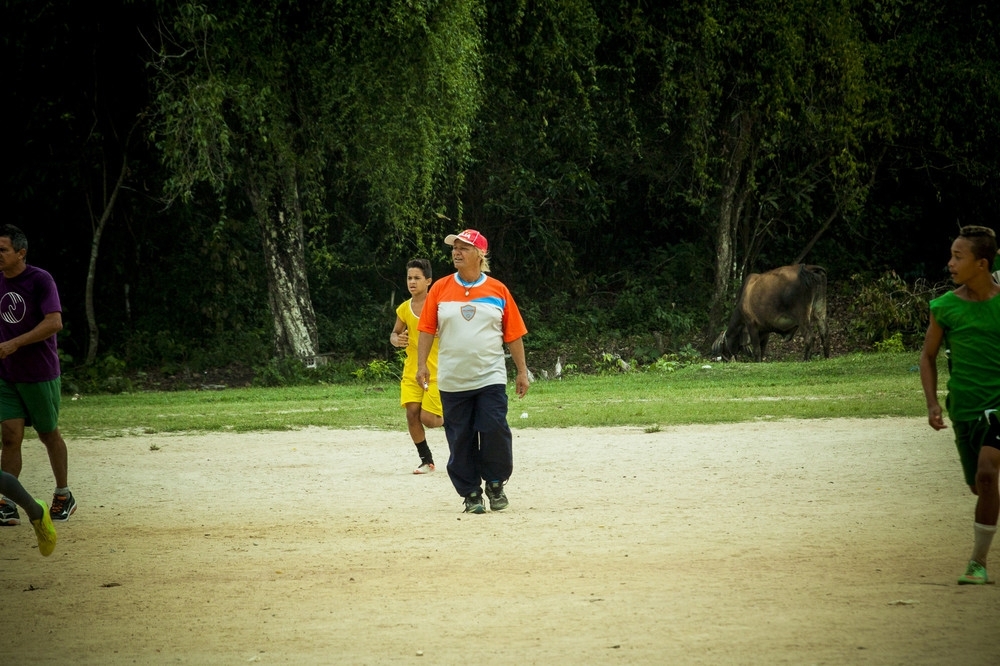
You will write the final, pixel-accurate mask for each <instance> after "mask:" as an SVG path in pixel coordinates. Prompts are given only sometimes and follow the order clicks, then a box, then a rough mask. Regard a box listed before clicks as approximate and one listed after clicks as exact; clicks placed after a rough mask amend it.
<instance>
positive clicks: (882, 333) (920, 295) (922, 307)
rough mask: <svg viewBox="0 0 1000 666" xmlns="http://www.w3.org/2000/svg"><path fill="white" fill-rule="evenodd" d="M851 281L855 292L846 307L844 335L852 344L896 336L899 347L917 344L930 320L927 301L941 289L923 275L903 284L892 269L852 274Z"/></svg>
mask: <svg viewBox="0 0 1000 666" xmlns="http://www.w3.org/2000/svg"><path fill="white" fill-rule="evenodd" d="M851 282H852V284H853V285H854V292H855V293H856V296H855V297H854V299H853V301H852V302H851V305H850V307H849V311H850V322H851V323H850V325H849V328H848V335H849V336H850V338H851V339H852V342H854V343H855V344H860V345H867V346H873V345H876V344H878V343H881V342H883V341H886V340H889V339H892V338H893V337H894V336H898V345H899V346H901V347H902V348H903V349H916V348H917V347H919V345H920V341H921V340H922V339H923V335H924V331H925V330H926V329H927V323H928V322H929V321H930V308H929V307H928V303H929V302H930V300H931V299H932V298H934V297H936V296H937V295H938V294H940V293H942V292H943V291H944V290H945V286H944V285H932V284H931V283H929V282H928V281H927V280H924V279H918V280H916V281H915V282H914V283H913V284H912V285H910V284H907V283H906V281H905V280H903V279H902V278H901V277H899V276H898V275H897V274H896V273H895V272H894V271H889V272H887V273H885V274H884V275H882V276H881V277H879V278H878V279H876V280H871V279H870V278H868V277H867V276H864V275H852V276H851ZM895 344H896V343H889V345H895Z"/></svg>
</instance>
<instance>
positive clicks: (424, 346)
mask: <svg viewBox="0 0 1000 666" xmlns="http://www.w3.org/2000/svg"><path fill="white" fill-rule="evenodd" d="M433 344H434V336H433V335H432V334H430V333H427V332H425V331H420V338H419V339H418V340H417V383H418V384H420V385H421V386H423V387H424V389H425V390H426V388H427V385H428V382H430V380H431V373H430V371H429V370H428V369H427V357H428V356H430V354H431V346H432V345H433Z"/></svg>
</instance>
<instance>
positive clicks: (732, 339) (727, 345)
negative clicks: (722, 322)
mask: <svg viewBox="0 0 1000 666" xmlns="http://www.w3.org/2000/svg"><path fill="white" fill-rule="evenodd" d="M741 351H745V352H750V351H752V350H751V349H750V333H748V332H747V330H746V328H745V327H742V326H741V327H738V328H735V329H734V328H732V327H730V328H727V329H726V330H725V331H723V332H722V333H720V334H719V337H717V338H716V339H715V342H713V343H712V356H719V357H721V358H722V359H723V360H726V361H735V360H736V355H737V354H738V353H740V352H741Z"/></svg>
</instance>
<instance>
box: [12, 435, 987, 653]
mask: <svg viewBox="0 0 1000 666" xmlns="http://www.w3.org/2000/svg"><path fill="white" fill-rule="evenodd" d="M430 442H431V445H432V448H433V450H434V451H435V453H436V455H437V457H438V461H439V463H441V464H440V465H439V469H438V472H436V473H435V474H433V475H429V476H426V477H420V476H414V475H412V474H411V471H412V469H413V466H414V465H415V463H416V455H415V452H414V450H413V448H412V445H411V444H410V443H409V439H408V437H407V436H406V434H405V432H398V433H386V432H371V431H334V430H322V429H307V430H301V431H295V432H284V433H277V434H275V433H260V434H242V435H237V434H229V435H221V436H220V435H213V436H202V435H197V436H141V437H127V438H121V439H111V440H77V441H70V443H69V444H70V455H71V458H70V463H71V481H72V486H73V488H74V491H75V493H76V495H77V497H78V500H79V504H80V507H79V510H78V511H77V513H76V515H74V516H73V518H72V519H71V520H70V521H69V522H67V523H61V524H57V527H58V528H59V539H60V540H59V545H58V546H57V548H56V552H55V553H54V554H53V555H52V556H51V557H49V558H42V557H40V556H39V555H38V552H37V550H36V547H35V542H34V537H33V533H32V531H31V529H30V528H28V526H27V525H22V526H20V527H15V528H0V595H2V597H0V598H2V599H3V601H2V607H3V610H4V615H5V617H6V618H7V619H8V622H7V625H6V631H5V632H4V633H5V635H4V639H3V641H2V647H0V664H4V665H6V664H19V665H20V664H48V663H52V664H56V663H59V664H126V663H128V664H131V663H139V664H161V663H162V664H176V663H186V664H245V663H262V664H406V663H413V664H431V663H433V664H469V663H474V664H487V663H490V664H507V665H515V664H518V665H519V664H618V663H620V664H667V663H677V664H765V663H766V664H854V663H858V664H865V663H869V664H908V665H911V664H957V663H961V664H984V665H985V664H990V665H991V666H993V665H995V664H997V663H1000V658H998V655H1000V586H997V585H989V586H984V587H970V586H958V585H956V583H955V580H956V577H957V575H958V574H959V573H960V571H961V569H963V567H964V564H965V561H966V559H967V557H968V555H969V550H970V548H971V539H972V507H973V501H974V500H973V497H972V496H971V495H970V494H969V491H968V489H967V488H966V487H965V486H964V485H963V483H962V480H961V476H960V472H959V468H958V462H957V457H956V454H955V452H954V447H953V444H952V440H951V431H950V430H948V431H945V432H943V433H935V432H933V431H932V430H930V428H928V427H927V426H926V425H925V424H924V422H923V420H922V419H880V420H829V421H783V422H759V423H751V424H739V425H723V426H712V427H672V428H664V429H663V430H661V431H659V432H654V433H646V432H644V431H643V430H642V429H637V428H609V429H568V430H534V429H517V430H515V443H514V446H515V471H514V476H513V477H512V478H511V481H510V483H509V484H508V487H507V490H508V496H509V497H510V501H511V505H510V508H509V509H507V510H506V511H503V512H498V513H490V512H487V513H486V514H485V515H479V516H472V515H463V514H462V513H461V508H462V504H461V500H460V498H459V497H458V496H457V495H456V494H455V493H454V490H453V489H452V487H451V483H450V481H449V480H448V476H447V473H446V472H445V471H444V462H445V460H446V445H445V444H444V439H443V433H442V431H440V430H436V431H432V432H431V436H430ZM22 480H23V481H25V483H26V485H27V486H28V488H29V490H32V491H33V492H36V493H37V494H39V495H42V494H43V493H42V491H43V490H44V493H45V495H46V496H47V494H48V491H49V488H50V487H51V478H50V477H49V472H48V466H47V461H46V459H45V457H44V451H43V447H42V446H41V445H40V444H39V443H38V442H37V441H30V442H26V443H25V471H24V473H23V474H22ZM994 550H997V549H996V548H994ZM994 557H995V558H1000V555H995V556H994ZM997 561H998V563H1000V559H997ZM997 567H998V573H1000V564H998V565H997Z"/></svg>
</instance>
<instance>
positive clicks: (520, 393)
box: [514, 371, 529, 398]
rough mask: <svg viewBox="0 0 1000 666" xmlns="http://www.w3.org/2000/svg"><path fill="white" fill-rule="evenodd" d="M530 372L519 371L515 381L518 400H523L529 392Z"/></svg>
mask: <svg viewBox="0 0 1000 666" xmlns="http://www.w3.org/2000/svg"><path fill="white" fill-rule="evenodd" d="M528 385H529V382H528V372H527V371H524V372H521V371H518V373H517V378H516V379H515V380H514V392H515V393H517V397H518V398H523V397H524V394H525V393H527V392H528Z"/></svg>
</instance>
